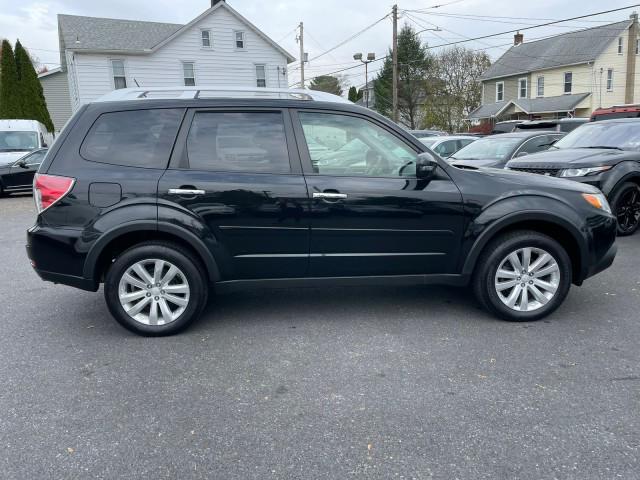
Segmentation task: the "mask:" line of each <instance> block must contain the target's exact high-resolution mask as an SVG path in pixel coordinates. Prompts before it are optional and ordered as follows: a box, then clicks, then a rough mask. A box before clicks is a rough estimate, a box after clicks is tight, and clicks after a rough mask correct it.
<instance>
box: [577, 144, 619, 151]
mask: <svg viewBox="0 0 640 480" xmlns="http://www.w3.org/2000/svg"><path fill="white" fill-rule="evenodd" d="M581 148H595V149H598V148H599V149H602V150H620V151H621V152H624V150H623V149H622V148H620V147H612V146H609V145H593V146H591V147H581Z"/></svg>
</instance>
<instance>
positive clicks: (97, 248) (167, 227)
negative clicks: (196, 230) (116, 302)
mask: <svg viewBox="0 0 640 480" xmlns="http://www.w3.org/2000/svg"><path fill="white" fill-rule="evenodd" d="M158 231H160V232H163V233H168V234H171V235H173V236H175V237H178V238H180V239H181V240H182V241H185V242H186V243H187V244H189V246H190V247H191V248H193V249H194V250H195V251H196V253H197V254H198V256H199V257H200V258H201V260H202V261H203V263H204V266H205V269H206V271H207V275H208V277H209V280H210V281H212V282H217V281H219V280H220V271H219V270H218V265H217V264H216V261H215V259H214V258H213V255H212V254H211V251H210V250H209V249H208V248H207V246H206V245H205V244H204V242H203V241H202V240H201V239H199V238H198V237H197V236H196V235H194V234H193V233H191V232H190V231H188V230H186V229H184V228H181V227H179V226H177V225H173V224H169V223H157V222H154V221H151V220H147V221H144V220H143V221H135V222H130V223H126V224H123V225H119V226H118V227H116V228H113V229H111V230H109V231H107V232H105V233H104V234H103V235H101V237H100V239H99V240H98V241H97V242H95V243H94V244H93V245H92V247H91V249H90V250H89V252H88V254H87V257H86V259H85V262H84V267H83V272H82V273H83V276H84V277H85V278H92V279H94V278H95V276H96V267H97V263H98V259H99V258H100V255H101V254H102V253H103V251H104V249H105V248H106V246H107V245H109V244H110V243H111V242H112V241H113V240H115V239H117V238H118V237H121V236H122V235H125V234H127V233H133V232H149V233H153V232H158Z"/></svg>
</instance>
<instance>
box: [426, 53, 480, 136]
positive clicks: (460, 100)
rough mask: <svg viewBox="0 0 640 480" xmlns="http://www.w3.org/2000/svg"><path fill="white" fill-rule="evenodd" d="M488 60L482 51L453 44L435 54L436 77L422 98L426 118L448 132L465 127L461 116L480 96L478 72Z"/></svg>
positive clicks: (464, 114) (475, 105) (478, 101)
mask: <svg viewBox="0 0 640 480" xmlns="http://www.w3.org/2000/svg"><path fill="white" fill-rule="evenodd" d="M490 65H491V61H490V59H489V56H488V55H487V54H486V53H485V52H475V51H473V50H471V49H468V48H465V47H461V46H454V47H451V48H448V49H446V50H443V51H441V52H439V53H438V54H437V55H436V58H435V62H434V66H435V71H434V73H435V76H436V77H437V79H438V80H437V81H436V82H434V83H433V89H434V91H433V94H432V95H429V97H428V98H427V101H426V102H425V110H426V112H425V116H426V122H427V123H428V124H430V126H436V127H439V128H442V129H445V130H448V131H450V132H455V131H460V130H462V129H463V128H464V119H465V118H466V117H467V116H468V115H469V113H471V112H472V111H473V110H475V109H476V108H477V107H478V106H479V105H480V103H481V100H482V98H481V97H482V86H481V83H480V76H481V75H482V74H483V73H484V72H485V71H486V70H487V68H489V66H490Z"/></svg>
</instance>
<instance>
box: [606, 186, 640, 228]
mask: <svg viewBox="0 0 640 480" xmlns="http://www.w3.org/2000/svg"><path fill="white" fill-rule="evenodd" d="M611 209H612V210H613V214H614V215H615V216H616V218H617V219H618V235H620V236H621V237H624V236H626V235H631V234H633V233H634V232H635V231H636V230H637V229H638V226H640V186H638V185H637V184H635V183H633V182H626V183H624V184H623V185H622V186H621V187H620V188H618V189H617V190H616V192H615V193H614V194H613V195H612V197H611Z"/></svg>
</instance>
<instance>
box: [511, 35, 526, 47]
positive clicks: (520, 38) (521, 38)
mask: <svg viewBox="0 0 640 480" xmlns="http://www.w3.org/2000/svg"><path fill="white" fill-rule="evenodd" d="M523 42H524V35H523V34H522V33H520V32H518V33H516V34H515V35H514V36H513V45H514V46H518V45H520V44H521V43H523Z"/></svg>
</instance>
